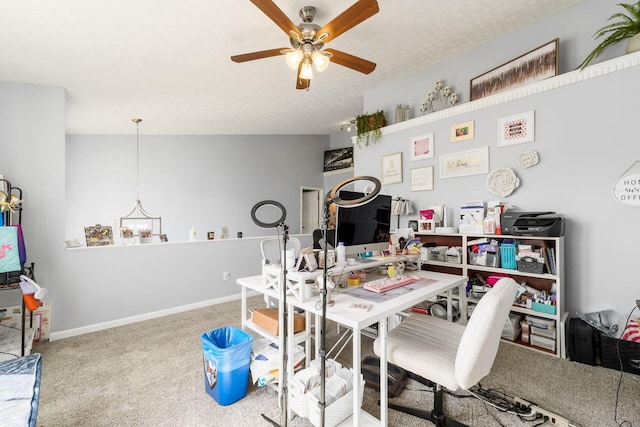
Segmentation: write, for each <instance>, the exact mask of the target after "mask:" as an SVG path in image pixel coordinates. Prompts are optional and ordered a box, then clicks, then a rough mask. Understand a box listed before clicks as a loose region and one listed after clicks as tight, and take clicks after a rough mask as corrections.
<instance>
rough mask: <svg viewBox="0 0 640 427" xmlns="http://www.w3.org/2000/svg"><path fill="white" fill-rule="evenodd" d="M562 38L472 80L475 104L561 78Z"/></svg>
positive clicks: (472, 97) (472, 95)
mask: <svg viewBox="0 0 640 427" xmlns="http://www.w3.org/2000/svg"><path fill="white" fill-rule="evenodd" d="M558 46H559V39H555V40H551V41H550V42H549V43H545V44H543V45H542V46H540V47H537V48H535V49H533V50H531V51H529V52H527V53H525V54H523V55H521V56H519V57H517V58H515V59H512V60H511V61H509V62H507V63H505V64H503V65H500V66H498V67H496V68H494V69H493V70H490V71H487V72H486V73H484V74H481V75H479V76H478V77H476V78H474V79H471V97H470V98H471V101H475V100H476V99H480V98H484V97H485V96H489V95H493V94H495V93H498V92H502V91H505V90H509V89H515V88H517V87H519V86H523V85H526V84H529V83H534V82H537V81H540V80H544V79H546V78H549V77H553V76H557V75H558Z"/></svg>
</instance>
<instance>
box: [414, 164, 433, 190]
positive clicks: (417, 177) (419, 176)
mask: <svg viewBox="0 0 640 427" xmlns="http://www.w3.org/2000/svg"><path fill="white" fill-rule="evenodd" d="M426 190H433V166H426V167H424V168H415V169H411V191H426Z"/></svg>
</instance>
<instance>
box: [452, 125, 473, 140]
mask: <svg viewBox="0 0 640 427" xmlns="http://www.w3.org/2000/svg"><path fill="white" fill-rule="evenodd" d="M467 139H473V120H471V121H470V122H464V123H458V124H457V125H453V126H451V142H458V141H465V140H467Z"/></svg>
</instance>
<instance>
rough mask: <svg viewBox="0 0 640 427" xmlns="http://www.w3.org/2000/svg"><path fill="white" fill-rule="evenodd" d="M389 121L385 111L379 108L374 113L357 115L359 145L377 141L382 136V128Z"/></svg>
mask: <svg viewBox="0 0 640 427" xmlns="http://www.w3.org/2000/svg"><path fill="white" fill-rule="evenodd" d="M386 124H387V121H386V119H385V117H384V111H382V110H378V111H376V112H375V113H373V114H367V113H365V114H362V115H359V116H356V143H357V144H358V146H361V144H363V143H364V145H365V147H366V146H368V145H369V144H371V143H376V142H378V141H379V140H380V138H381V137H382V131H381V130H380V128H382V127H384V126H385V125H386Z"/></svg>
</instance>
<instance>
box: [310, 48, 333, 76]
mask: <svg viewBox="0 0 640 427" xmlns="http://www.w3.org/2000/svg"><path fill="white" fill-rule="evenodd" d="M311 58H312V59H313V65H315V66H316V70H318V72H320V73H321V72H323V71H324V70H326V69H327V67H328V66H329V63H330V62H331V60H330V59H329V57H328V56H326V55H324V54H323V53H322V52H320V51H315V52H313V55H312V56H311Z"/></svg>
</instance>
